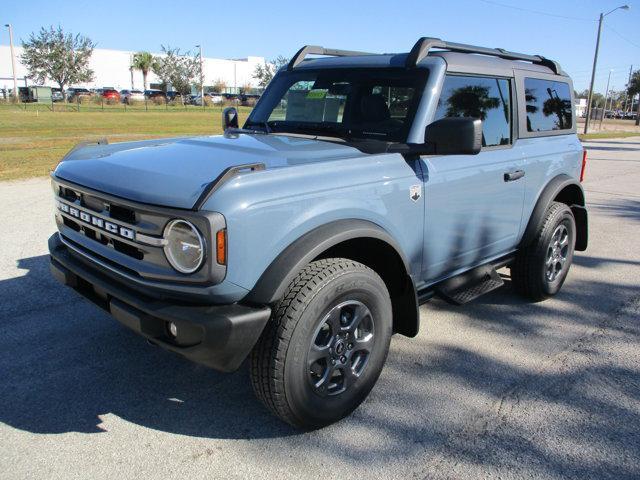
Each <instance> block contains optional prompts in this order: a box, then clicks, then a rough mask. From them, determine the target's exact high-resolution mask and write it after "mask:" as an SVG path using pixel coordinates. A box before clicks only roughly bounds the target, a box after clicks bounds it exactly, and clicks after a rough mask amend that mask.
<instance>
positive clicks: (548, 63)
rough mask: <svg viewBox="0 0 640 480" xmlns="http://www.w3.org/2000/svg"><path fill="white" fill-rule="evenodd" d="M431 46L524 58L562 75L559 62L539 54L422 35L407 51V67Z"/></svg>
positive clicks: (424, 54) (448, 49) (462, 51)
mask: <svg viewBox="0 0 640 480" xmlns="http://www.w3.org/2000/svg"><path fill="white" fill-rule="evenodd" d="M433 48H437V49H439V50H445V51H449V52H461V53H480V54H482V55H490V56H492V57H499V58H504V59H506V60H524V61H527V62H531V63H533V64H536V65H543V66H545V67H548V68H550V69H551V70H553V72H554V73H556V74H557V75H564V72H563V71H562V68H560V64H559V63H558V62H555V61H553V60H549V59H548V58H544V57H543V56H540V55H526V54H524V53H516V52H509V51H507V50H505V49H504V48H486V47H477V46H475V45H466V44H464V43H453V42H445V41H444V40H441V39H439V38H433V37H422V38H421V39H419V40H418V41H417V42H416V44H415V45H414V46H413V48H412V49H411V52H409V56H408V57H407V63H406V66H407V67H408V68H413V67H415V66H416V65H417V64H418V63H420V61H421V60H423V59H424V58H425V57H426V56H427V55H428V54H429V51H430V50H431V49H433Z"/></svg>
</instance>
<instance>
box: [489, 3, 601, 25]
mask: <svg viewBox="0 0 640 480" xmlns="http://www.w3.org/2000/svg"><path fill="white" fill-rule="evenodd" d="M480 1H481V2H484V3H488V4H491V5H497V6H498V7H504V8H511V9H513V10H520V11H521V12H528V13H535V14H537V15H544V16H547V17H555V18H564V19H565V20H578V21H581V22H596V21H597V20H595V19H593V18H579V17H569V16H567V15H556V14H555V13H548V12H541V11H540V10H531V9H529V8H522V7H516V6H515V5H508V4H506V3H500V2H495V1H493V0H480Z"/></svg>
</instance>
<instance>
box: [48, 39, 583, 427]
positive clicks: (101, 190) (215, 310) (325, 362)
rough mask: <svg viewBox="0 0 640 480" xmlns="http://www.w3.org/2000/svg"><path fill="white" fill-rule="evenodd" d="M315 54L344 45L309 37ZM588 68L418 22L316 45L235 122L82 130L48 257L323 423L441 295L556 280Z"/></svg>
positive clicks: (534, 287)
mask: <svg viewBox="0 0 640 480" xmlns="http://www.w3.org/2000/svg"><path fill="white" fill-rule="evenodd" d="M309 54H314V55H316V56H317V55H325V56H330V58H317V57H316V58H306V57H307V56H308V55H309ZM572 105H573V85H572V82H571V79H570V78H569V77H568V76H567V75H566V74H565V73H564V72H563V71H562V70H561V68H560V66H559V65H558V64H557V63H556V62H554V61H551V60H548V59H546V58H543V57H540V56H533V55H524V54H518V53H513V52H508V51H506V50H503V49H488V48H482V47H475V46H471V45H463V44H457V43H450V42H444V41H441V40H439V39H434V38H422V39H420V40H419V41H418V42H417V43H416V45H415V46H414V47H413V49H412V50H411V52H410V53H408V54H407V53H403V54H384V55H377V54H367V53H361V52H350V51H342V50H335V49H323V48H321V47H304V48H302V49H301V50H299V51H298V52H297V53H296V55H295V56H294V57H293V58H292V59H291V61H290V62H289V64H288V65H287V66H285V67H283V68H282V69H280V70H279V71H278V73H277V75H275V77H274V79H273V80H272V82H271V83H270V85H269V86H268V88H267V89H266V91H265V93H264V95H263V96H262V97H261V98H260V100H259V102H258V104H257V105H256V107H255V109H254V110H253V112H252V113H251V115H250V116H249V118H248V120H247V121H246V123H245V124H244V128H238V115H237V112H236V111H235V109H233V108H227V109H225V111H224V112H223V122H224V126H225V128H226V131H225V134H224V135H222V136H202V137H192V138H178V139H160V140H147V141H141V142H131V143H117V144H108V143H107V142H106V141H100V142H98V143H97V144H93V145H91V144H83V145H80V146H79V147H77V148H75V149H74V150H72V151H71V152H70V153H69V154H67V156H66V157H65V158H64V159H63V160H62V161H61V163H60V164H59V165H58V166H57V167H56V169H55V171H54V172H53V174H52V182H53V188H54V192H55V195H56V201H57V210H56V221H57V226H58V232H57V233H55V234H54V235H53V236H52V237H51V239H50V240H49V248H50V252H51V271H52V272H53V275H54V276H55V277H56V278H58V279H59V280H60V281H61V282H63V283H65V284H66V285H69V286H71V287H73V288H75V289H76V290H77V291H78V292H80V293H81V294H83V295H84V296H86V297H87V298H89V299H90V300H92V301H94V302H96V303H97V304H98V305H100V306H101V307H103V308H104V309H106V310H107V311H108V312H110V313H111V315H113V316H114V317H115V318H116V319H117V320H119V321H120V322H121V323H123V324H124V325H126V326H127V327H129V328H131V329H132V330H134V331H135V332H137V333H139V334H141V335H142V336H143V337H146V338H147V339H148V340H149V341H150V342H152V343H154V344H157V345H160V346H162V347H164V348H165V349H167V350H170V351H172V352H176V353H179V354H182V355H183V356H185V357H187V358H188V359H191V360H193V361H195V362H198V363H201V364H203V365H206V366H208V367H212V368H215V369H217V370H221V371H225V372H230V371H234V370H236V369H237V368H238V367H239V366H240V365H241V364H242V363H243V361H244V360H245V359H247V358H249V370H250V375H251V380H252V383H253V388H254V390H255V393H256V395H257V396H258V397H259V398H260V400H262V401H263V402H264V404H265V405H266V406H267V407H268V408H269V409H270V410H271V411H272V412H273V413H275V414H276V415H277V416H279V417H280V418H282V419H283V420H284V421H286V422H288V423H290V424H292V425H294V426H297V427H301V428H317V427H321V426H324V425H327V424H330V423H332V422H335V421H337V420H339V419H340V418H342V417H344V416H346V415H348V414H349V413H350V412H351V411H353V410H354V409H355V408H356V407H357V406H358V405H359V404H360V403H361V402H362V401H363V400H364V399H365V397H366V396H367V395H368V393H369V391H370V390H371V389H372V388H373V386H374V384H375V382H376V380H377V379H378V376H379V375H380V372H381V370H382V368H383V364H384V362H385V359H386V356H387V352H388V349H389V342H390V338H391V335H392V334H393V333H399V334H402V335H406V336H409V337H413V336H415V335H416V334H417V333H418V328H419V324H420V315H419V312H418V307H419V305H420V304H422V303H424V302H426V301H427V300H429V299H430V298H432V297H433V296H434V295H437V296H440V297H442V298H444V299H445V300H447V301H449V302H451V303H454V304H462V303H466V302H469V301H470V300H472V299H474V298H475V297H477V296H478V295H480V294H482V293H485V292H488V291H490V290H493V289H496V288H498V287H500V286H501V285H502V284H503V276H502V275H499V274H498V273H497V270H498V269H500V268H502V267H506V268H508V269H510V275H511V283H512V285H513V287H514V289H515V291H516V292H518V293H520V294H521V295H523V296H524V297H526V298H528V299H530V300H531V301H540V300H543V299H545V298H547V297H550V296H552V295H555V294H556V293H558V291H559V290H560V287H561V286H562V284H563V282H564V281H565V278H566V277H567V273H568V271H569V267H570V265H571V261H572V258H573V255H574V250H585V249H586V247H587V212H586V209H585V197H584V192H583V189H582V186H581V184H580V182H581V180H582V175H583V173H584V167H585V157H584V154H583V149H582V146H581V144H580V141H579V140H578V138H577V136H576V122H575V118H574V113H573V108H572Z"/></svg>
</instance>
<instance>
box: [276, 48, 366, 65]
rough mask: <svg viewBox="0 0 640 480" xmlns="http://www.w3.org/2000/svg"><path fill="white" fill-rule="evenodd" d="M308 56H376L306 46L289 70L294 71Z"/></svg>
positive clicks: (292, 62)
mask: <svg viewBox="0 0 640 480" xmlns="http://www.w3.org/2000/svg"><path fill="white" fill-rule="evenodd" d="M307 55H329V56H332V57H357V56H360V55H376V54H375V53H368V52H354V51H351V50H338V49H337V48H324V47H319V46H317V45H305V46H304V47H302V48H301V49H300V50H298V51H297V52H296V54H295V55H294V56H293V58H292V59H291V61H290V62H289V65H287V70H293V69H294V68H295V67H297V66H298V65H299V64H300V63H302V61H303V60H304V59H305V57H306V56H307Z"/></svg>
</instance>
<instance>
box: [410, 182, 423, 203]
mask: <svg viewBox="0 0 640 480" xmlns="http://www.w3.org/2000/svg"><path fill="white" fill-rule="evenodd" d="M421 196H422V185H411V187H409V198H410V199H411V200H413V201H414V202H417V201H418V200H419V199H420V197H421Z"/></svg>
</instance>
